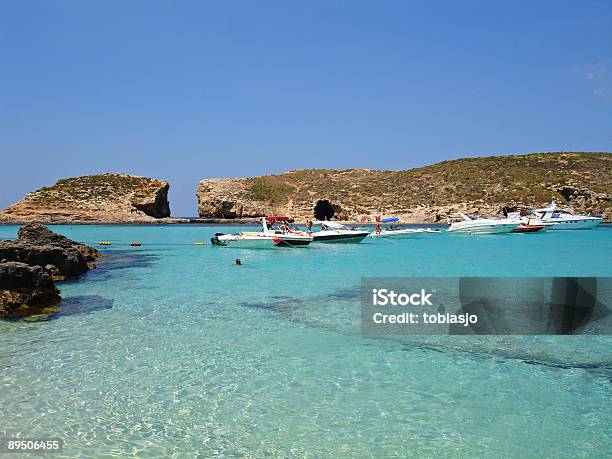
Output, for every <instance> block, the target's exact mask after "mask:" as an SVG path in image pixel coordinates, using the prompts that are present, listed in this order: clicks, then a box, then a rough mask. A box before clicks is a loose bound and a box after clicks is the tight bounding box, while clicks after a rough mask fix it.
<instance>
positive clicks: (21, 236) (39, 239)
mask: <svg viewBox="0 0 612 459" xmlns="http://www.w3.org/2000/svg"><path fill="white" fill-rule="evenodd" d="M17 240H18V241H24V242H29V243H32V244H36V245H57V246H59V247H62V248H64V249H76V250H78V251H79V252H81V253H82V254H83V256H84V257H85V258H87V260H88V261H94V260H95V259H96V258H98V257H99V256H100V252H98V251H97V250H96V249H94V248H93V247H89V246H88V245H85V244H81V243H80V242H75V241H73V240H72V239H68V238H67V237H66V236H62V235H61V234H57V233H54V232H53V231H51V230H50V229H49V228H47V227H46V226H44V225H41V224H39V223H30V224H29V225H25V226H23V227H22V228H21V229H20V230H19V233H18V239H17Z"/></svg>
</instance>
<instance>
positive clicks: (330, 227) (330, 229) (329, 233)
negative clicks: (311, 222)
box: [311, 221, 370, 243]
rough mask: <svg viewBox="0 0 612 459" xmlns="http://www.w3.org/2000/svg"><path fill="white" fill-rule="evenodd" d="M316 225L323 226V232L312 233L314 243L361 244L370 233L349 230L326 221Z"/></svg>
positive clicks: (344, 226)
mask: <svg viewBox="0 0 612 459" xmlns="http://www.w3.org/2000/svg"><path fill="white" fill-rule="evenodd" d="M315 224H320V225H321V231H315V232H314V233H311V234H312V236H313V238H314V242H346V243H358V242H361V241H362V240H363V239H364V238H365V237H366V236H367V235H368V234H370V233H369V231H365V230H360V229H357V228H349V227H347V226H346V225H342V224H340V223H337V222H331V221H325V222H318V223H315Z"/></svg>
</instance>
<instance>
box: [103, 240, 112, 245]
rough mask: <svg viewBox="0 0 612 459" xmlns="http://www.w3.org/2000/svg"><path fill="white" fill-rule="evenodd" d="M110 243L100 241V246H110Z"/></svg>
mask: <svg viewBox="0 0 612 459" xmlns="http://www.w3.org/2000/svg"><path fill="white" fill-rule="evenodd" d="M111 244H112V242H110V241H100V245H111Z"/></svg>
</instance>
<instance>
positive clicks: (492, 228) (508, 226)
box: [447, 212, 521, 234]
mask: <svg viewBox="0 0 612 459" xmlns="http://www.w3.org/2000/svg"><path fill="white" fill-rule="evenodd" d="M459 215H461V217H462V218H463V220H462V221H460V222H454V223H451V225H450V227H449V228H448V230H447V231H448V232H449V233H457V234H505V233H510V232H512V231H513V230H514V229H515V228H516V227H517V226H519V225H520V224H521V221H520V220H517V219H510V218H487V217H476V218H471V217H468V216H467V215H464V214H462V213H461V212H459Z"/></svg>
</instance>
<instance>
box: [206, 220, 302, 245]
mask: <svg viewBox="0 0 612 459" xmlns="http://www.w3.org/2000/svg"><path fill="white" fill-rule="evenodd" d="M292 222H293V220H292V219H290V218H288V217H264V218H262V219H261V226H262V230H261V231H241V232H240V233H238V234H223V233H216V234H215V235H214V236H213V237H212V238H211V239H210V242H212V244H213V245H218V246H221V247H238V248H243V249H269V248H273V247H304V246H307V245H308V244H310V243H311V242H312V241H313V237H312V236H311V235H310V234H306V233H304V232H302V231H298V230H297V229H295V228H294V227H292V226H291V223H292Z"/></svg>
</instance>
